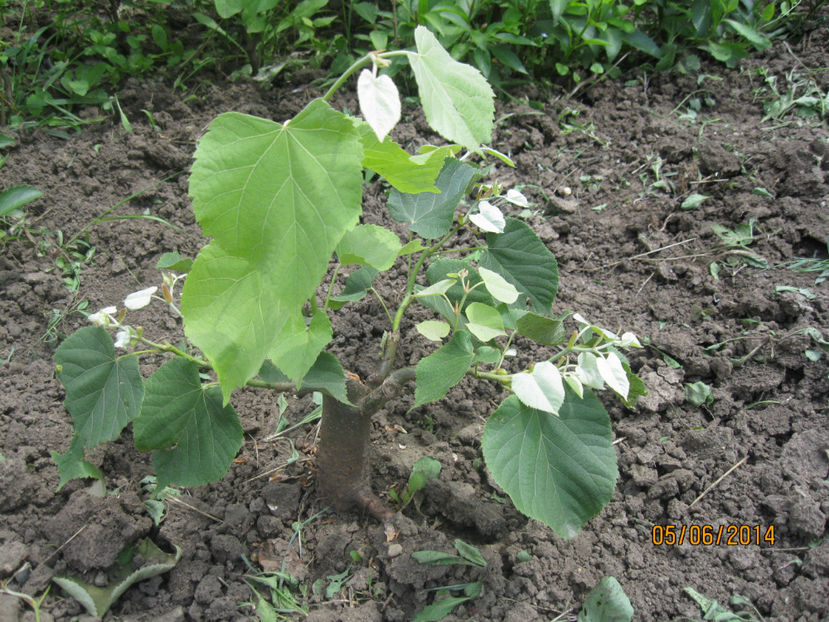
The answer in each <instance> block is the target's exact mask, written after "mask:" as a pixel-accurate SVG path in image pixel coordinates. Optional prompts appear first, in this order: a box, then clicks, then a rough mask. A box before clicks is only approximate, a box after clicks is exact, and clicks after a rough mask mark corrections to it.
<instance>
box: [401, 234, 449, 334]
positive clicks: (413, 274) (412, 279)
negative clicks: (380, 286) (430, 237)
mask: <svg viewBox="0 0 829 622" xmlns="http://www.w3.org/2000/svg"><path fill="white" fill-rule="evenodd" d="M460 229H461V225H456V226H455V227H453V228H452V230H451V231H450V232H449V233H447V234H446V235H445V236H443V237H442V238H441V239H440V240H438V242H437V243H436V244H434V245H433V246H431V247H429V248H427V249H426V250H425V251H423V254H421V255H420V258H419V259H418V260H417V263H416V264H415V267H414V269H413V270H410V271H409V280H408V282H407V283H406V295H405V296H404V298H403V302H401V303H400V307H398V309H397V313H395V315H394V322H393V323H392V330H393V331H398V330H400V322H401V321H402V319H403V315H404V314H405V313H406V309H408V308H409V305H410V304H412V301H413V300H414V295H413V292H414V286H415V284H416V283H417V275H418V273H419V272H420V269H421V268H422V267H423V263H424V262H425V261H426V260H427V259H428V258H429V257H431V256H432V255H433V254H434V253H436V252H437V251H438V250H439V249H440V247H441V246H443V245H444V244H446V242H447V241H448V240H449V239H450V238H451V237H452V236H454V235H455V234H456V233H457V232H458V231H460Z"/></svg>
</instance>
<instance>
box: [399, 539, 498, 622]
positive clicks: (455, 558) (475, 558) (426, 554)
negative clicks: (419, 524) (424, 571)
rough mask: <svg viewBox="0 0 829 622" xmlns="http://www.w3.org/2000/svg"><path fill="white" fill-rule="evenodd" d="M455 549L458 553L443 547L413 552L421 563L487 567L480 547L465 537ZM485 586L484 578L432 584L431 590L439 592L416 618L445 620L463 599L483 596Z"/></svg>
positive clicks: (418, 619) (426, 621)
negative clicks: (445, 584)
mask: <svg viewBox="0 0 829 622" xmlns="http://www.w3.org/2000/svg"><path fill="white" fill-rule="evenodd" d="M455 550H456V551H457V552H458V554H457V555H455V554H454V553H444V552H442V551H428V550H427V551H415V552H414V553H412V557H413V558H414V559H415V560H416V561H417V562H418V563H420V564H429V565H432V566H477V567H479V568H486V565H487V564H486V560H485V559H484V556H483V555H481V551H480V550H479V549H478V548H477V547H474V546H472V545H471V544H468V543H466V542H464V541H463V540H461V539H456V540H455ZM482 590H483V585H482V584H481V582H480V581H474V582H472V583H461V584H457V585H448V586H442V587H435V588H431V589H430V591H435V592H437V595H436V597H435V601H434V602H433V603H432V604H431V605H428V606H426V607H424V608H423V609H422V610H421V611H419V612H418V613H417V614H416V615H415V617H414V618H413V619H414V620H416V621H418V622H432V621H436V620H442V619H443V618H444V617H445V616H447V615H448V614H449V613H451V612H452V611H453V610H454V609H455V607H457V606H458V605H460V604H461V603H464V602H466V601H468V600H472V599H473V598H477V597H478V596H480V595H481V591H482ZM453 592H461V594H462V595H461V596H452V593H453Z"/></svg>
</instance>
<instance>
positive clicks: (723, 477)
mask: <svg viewBox="0 0 829 622" xmlns="http://www.w3.org/2000/svg"><path fill="white" fill-rule="evenodd" d="M746 460H748V456H743V458H742V459H741V460H740V461H739V462H737V464H735V465H734V466H733V467H731V468H730V469H728V470H727V471H726V472H725V473H723V474H722V475H720V476H719V477H718V478H717V479H715V480H714V482H713V483H712V484H711V485H710V486H709V487H708V488H706V489H705V490H703V491H702V492H701V493H700V495H699V496H698V497H697V498H696V499H694V500H693V501H691V503H690V504H688V507H689V508H691V507H693V505H694V504H695V503H696V502H697V501H699V500H700V499H702V498H703V497H704V496H705V495H707V494H708V493H709V492H710V491H711V489H712V488H713V487H714V486H716V485H717V484H719V483H720V482H721V481H723V480H724V479H725V478H726V476H727V475H728V474H729V473H731V471H733V470H734V469H736V468H737V467H739V466H740V465H741V464H743V463H744V462H745V461H746Z"/></svg>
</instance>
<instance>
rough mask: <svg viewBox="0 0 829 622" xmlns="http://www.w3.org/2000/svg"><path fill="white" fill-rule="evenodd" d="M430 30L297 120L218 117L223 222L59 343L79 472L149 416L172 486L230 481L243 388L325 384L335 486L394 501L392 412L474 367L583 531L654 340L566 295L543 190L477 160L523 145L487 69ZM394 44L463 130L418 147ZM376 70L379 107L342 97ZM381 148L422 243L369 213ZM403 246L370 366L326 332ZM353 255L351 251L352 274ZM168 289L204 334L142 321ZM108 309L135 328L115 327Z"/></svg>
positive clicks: (603, 499)
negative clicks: (501, 115) (383, 450)
mask: <svg viewBox="0 0 829 622" xmlns="http://www.w3.org/2000/svg"><path fill="white" fill-rule="evenodd" d="M415 40H416V50H414V51H391V52H382V53H370V54H368V55H366V56H365V57H363V58H361V59H359V60H358V61H357V62H355V63H354V64H353V65H352V66H351V67H350V68H349V70H348V71H346V72H345V73H344V74H343V75H342V76H341V77H340V79H338V80H337V81H336V82H335V83H334V84H333V85H332V87H331V88H330V90H329V91H328V92H327V93H326V94H325V95H324V96H322V97H320V98H317V99H315V100H313V101H312V102H311V103H309V104H308V105H307V106H306V107H305V109H304V110H302V111H301V112H300V113H299V114H297V115H296V116H295V117H294V118H292V119H289V120H288V121H285V122H284V123H277V122H274V121H270V120H267V119H262V118H258V117H253V116H249V115H244V114H239V113H225V114H222V115H220V116H219V117H217V118H216V119H215V120H214V121H213V122H212V123H211V124H210V126H209V128H208V130H207V133H206V134H205V135H204V136H203V137H202V138H201V140H200V141H199V145H198V148H197V150H196V156H195V163H194V165H193V169H192V173H191V177H190V194H191V196H192V198H193V205H194V210H195V213H196V217H197V219H198V221H199V223H200V225H201V227H202V229H203V231H204V233H205V234H206V235H207V236H210V237H211V241H210V242H209V243H208V244H207V245H206V246H205V247H204V248H203V249H202V250H201V252H200V253H199V254H198V256H197V257H196V259H195V261H194V262H190V261H189V260H184V259H182V260H180V261H179V260H178V258H175V257H173V258H171V257H169V256H168V257H166V258H165V260H164V264H163V265H164V266H166V268H167V269H168V270H169V271H168V272H166V273H165V277H164V281H163V283H162V285H161V288H160V290H159V288H157V287H151V288H147V289H144V290H141V291H139V292H135V293H134V294H131V295H130V296H128V297H127V298H126V299H125V301H124V303H123V307H122V308H121V309H119V308H117V307H115V306H112V307H107V308H105V309H102V310H101V311H99V312H97V313H95V314H93V315H91V316H90V318H89V319H90V320H91V321H92V322H93V324H95V325H94V326H89V327H85V328H82V329H80V330H79V331H78V332H76V333H75V334H73V335H72V336H70V337H69V338H68V339H67V340H66V341H65V342H64V343H63V344H62V345H61V346H60V348H58V350H57V351H56V353H55V361H56V362H57V364H58V377H59V378H60V380H61V382H62V383H63V385H64V387H65V389H66V400H65V405H66V407H67V409H68V410H69V412H70V414H71V415H72V417H73V420H74V423H75V432H76V436H75V438H74V440H73V442H72V446H71V447H70V450H69V452H68V453H70V454H71V456H72V458H71V460H69V459H67V460H64V461H63V462H64V466H63V467H62V470H61V474H62V477H64V476H67V474H74V471H73V470H72V469H74V468H80V467H77V465H82V468H84V469H86V468H88V467H87V466H85V464H86V463H84V462H83V451H84V448H88V447H94V446H95V445H97V444H99V443H102V442H105V441H108V440H112V439H114V438H117V437H118V436H119V435H120V434H121V431H122V430H123V429H124V427H125V426H126V425H128V424H129V423H132V426H133V437H134V440H135V444H136V446H137V448H138V449H140V450H145V451H152V452H153V465H154V467H155V470H156V473H157V477H158V480H157V485H158V487H159V489H163V488H164V487H165V486H167V485H168V484H176V485H181V486H196V485H201V484H204V483H207V482H210V481H215V480H217V479H219V478H221V477H222V476H223V475H224V473H225V472H226V471H227V470H228V468H229V467H230V465H231V463H232V461H233V458H234V457H235V455H236V453H237V452H238V450H239V448H240V447H241V444H242V428H241V425H240V423H239V420H238V417H237V415H236V412H235V411H234V409H233V406H232V405H231V403H230V400H231V396H232V394H233V391H234V390H236V389H238V388H240V387H243V386H255V387H262V388H270V389H273V390H276V391H299V392H310V391H318V392H320V393H322V396H323V397H322V421H321V427H320V434H321V442H320V445H319V452H318V469H317V485H318V489H319V491H320V492H321V493H322V494H323V495H324V496H325V497H326V498H328V499H329V500H330V501H331V502H332V503H333V504H334V506H335V507H338V508H345V507H351V506H355V505H356V506H358V507H360V508H362V509H364V510H367V511H369V512H371V513H372V514H374V515H375V516H377V517H378V518H379V519H387V518H389V517H390V516H391V514H392V513H391V511H390V510H389V509H388V508H386V507H385V506H384V505H383V503H381V501H380V500H379V499H378V498H377V497H376V496H375V495H374V494H373V493H372V492H371V489H370V487H369V486H368V485H367V483H366V481H365V479H366V478H365V475H366V473H367V469H366V461H367V454H368V441H369V429H370V422H371V418H372V416H373V415H374V414H375V413H377V412H378V411H379V410H380V409H381V408H382V407H383V406H384V405H385V404H386V403H388V402H389V401H390V400H392V399H395V398H397V397H398V396H399V395H400V394H401V393H402V391H403V390H404V388H405V386H406V385H408V384H409V383H411V382H414V385H415V389H414V401H413V404H412V408H419V407H422V406H424V405H426V404H429V403H431V402H434V401H436V400H439V399H441V398H442V397H443V396H445V395H446V394H447V392H448V391H449V390H450V389H451V388H452V387H454V386H455V385H456V384H458V383H459V382H461V381H462V380H463V379H464V378H466V377H471V378H473V379H475V380H477V381H484V382H491V383H495V384H497V385H499V386H500V387H503V389H504V390H505V391H506V393H507V397H506V398H505V399H504V400H503V401H502V403H501V405H500V406H499V407H498V408H497V410H496V411H495V412H494V413H493V414H492V415H491V416H490V417H489V419H488V421H487V424H486V428H485V430H484V434H483V439H482V447H483V454H484V460H485V462H486V465H487V467H488V468H489V470H490V471H491V472H492V475H493V477H494V478H495V481H496V482H498V484H499V485H500V486H501V487H502V488H503V489H504V490H505V491H506V492H507V493H508V494H509V495H510V497H511V498H512V500H513V501H514V503H515V505H516V507H517V508H518V509H519V510H520V511H522V512H524V513H525V514H527V515H528V516H530V517H533V518H536V519H538V520H540V521H542V522H544V523H546V524H547V525H549V526H550V527H552V528H553V529H554V530H555V531H556V532H557V533H559V534H561V535H563V536H572V535H574V534H575V533H576V531H577V530H578V529H579V527H580V526H581V525H582V524H584V522H585V521H587V520H588V519H589V518H590V517H592V516H593V515H595V514H596V513H597V512H599V511H600V510H601V508H602V507H603V506H604V505H605V504H606V503H607V502H608V501H609V500H610V497H611V495H612V493H613V489H614V485H615V480H616V476H617V467H616V456H615V451H614V448H613V446H612V442H611V440H612V432H611V427H610V420H609V417H608V415H607V412H606V411H605V409H604V407H603V406H602V404H601V402H600V401H599V400H598V399H597V397H596V396H595V395H594V393H593V390H599V389H603V388H605V387H609V388H610V389H611V390H612V391H613V392H614V393H616V394H617V395H618V396H619V397H620V398H621V399H622V400H623V401H624V403H625V404H628V405H632V404H633V403H634V402H635V401H636V399H637V397H638V396H640V395H642V394H644V386H643V384H642V382H641V381H640V380H639V379H638V378H637V377H636V376H635V374H634V373H633V372H632V371H631V369H630V366H629V365H628V363H627V361H626V359H625V358H624V356H623V354H622V353H621V350H622V349H624V348H628V347H638V346H639V342H638V340H637V339H636V337H635V336H634V335H632V334H631V333H624V334H623V335H621V336H618V335H616V334H615V333H613V332H610V331H608V330H606V329H604V328H601V327H599V326H597V325H596V324H594V323H593V322H591V321H589V320H587V319H585V318H583V317H582V316H581V315H578V314H570V313H566V314H564V315H563V316H555V315H553V313H552V303H553V300H554V298H555V295H556V292H557V289H558V267H557V264H556V261H555V257H554V256H553V254H552V253H551V252H550V251H549V250H548V249H547V248H546V247H545V245H544V244H543V243H542V242H541V240H539V238H538V237H537V236H536V234H535V233H534V232H533V231H532V229H531V228H530V227H529V226H528V225H527V224H526V223H525V222H523V221H521V220H519V219H517V218H512V217H510V216H505V215H504V213H503V211H502V208H505V206H507V205H511V204H514V205H516V206H520V207H526V199H525V198H524V197H523V195H521V194H520V193H518V192H516V191H514V190H507V191H504V189H502V188H500V187H499V186H498V184H497V183H493V184H489V185H487V184H481V183H478V182H479V178H480V176H481V169H480V168H479V167H477V166H474V165H473V164H471V163H470V162H471V161H473V160H475V159H476V158H480V157H482V156H484V155H487V154H489V155H494V156H496V157H499V158H500V159H501V160H504V161H506V162H509V159H508V158H507V157H506V156H504V155H502V154H499V153H498V152H497V151H495V150H494V149H493V148H492V147H490V146H489V145H488V143H489V142H490V140H491V131H492V126H493V117H494V105H493V94H492V91H491V89H490V87H489V85H488V84H487V82H486V80H485V79H484V78H483V77H482V75H481V74H480V73H479V72H478V71H477V70H475V69H474V68H472V67H470V66H468V65H464V64H462V63H459V62H457V61H455V60H454V59H452V57H451V56H450V55H449V54H448V53H447V52H446V51H445V50H444V49H443V48H442V47H441V46H440V44H439V43H438V41H437V40H436V39H435V37H434V36H433V35H432V34H431V33H430V32H429V31H428V30H427V29H426V28H422V27H421V28H418V29H417V30H416V32H415ZM395 57H403V58H405V59H406V60H407V61H408V62H409V64H410V65H411V68H412V70H413V72H414V76H415V80H416V82H417V84H418V85H419V88H420V95H421V101H422V105H423V109H424V112H425V115H426V118H427V120H428V121H429V123H430V125H431V126H432V128H433V129H435V130H436V131H437V132H438V133H439V134H441V135H442V136H443V137H444V138H446V139H447V140H448V141H450V144H448V145H444V146H424V147H422V148H421V149H420V150H419V152H418V153H417V154H409V153H407V152H406V151H404V150H403V149H402V148H401V147H400V146H399V145H398V144H396V143H395V142H394V141H393V140H392V139H391V138H390V137H389V132H390V131H391V130H392V129H393V127H394V125H395V124H396V122H397V120H398V119H399V117H400V100H399V97H398V94H397V90H396V87H395V86H394V82H393V81H392V79H391V78H390V77H388V76H387V75H384V74H382V73H381V72H380V69H382V67H383V66H384V65H386V64H387V63H388V62H389V61H390V59H391V58H395ZM368 66H370V68H367V67H368ZM358 71H360V74H359V78H358V81H357V92H358V96H359V100H360V107H361V110H362V113H363V118H362V119H361V118H357V117H352V116H349V115H347V114H345V113H343V112H340V111H337V110H335V109H334V108H332V107H331V105H330V103H329V101H330V100H331V98H332V96H333V95H334V93H335V92H336V91H337V90H338V89H339V88H341V87H342V85H344V84H345V83H346V81H347V80H348V78H349V77H351V76H353V75H354V74H355V73H357V72H358ZM461 154H462V155H461ZM458 156H460V157H458ZM364 169H368V170H370V171H372V172H374V173H376V174H378V175H380V176H382V177H383V178H384V179H385V180H386V181H387V182H388V184H389V185H390V186H391V191H390V194H389V198H388V210H389V214H390V216H391V218H392V219H394V220H396V221H397V222H398V223H401V225H404V226H405V227H406V228H408V235H407V239H406V241H405V242H404V241H402V240H401V239H400V238H399V237H398V235H397V234H395V233H394V232H393V231H391V230H388V229H385V228H383V227H379V226H376V225H368V224H360V222H359V220H360V216H361V198H362V183H363V179H364ZM472 187H475V188H477V191H476V195H475V196H476V199H475V201H474V202H473V203H472V204H471V205H469V204H467V203H465V202H464V199H465V197H466V196H467V194H468V191H469V189H470V188H472ZM332 259H333V260H334V265H335V267H334V269H333V272H331V273H330V284H329V285H328V286H327V287H325V288H323V287H322V283H323V280H324V279H325V278H326V275H329V265H330V262H331V261H332ZM397 262H403V263H404V264H405V265H406V268H407V272H408V276H407V280H406V284H405V287H404V289H403V291H402V292H400V295H399V298H398V299H397V300H382V299H381V302H382V306H383V308H384V309H385V310H386V312H387V315H388V320H389V326H388V330H387V331H386V333H385V335H384V336H383V338H382V340H381V343H380V344H379V351H378V352H377V354H376V356H375V355H373V354H370V355H369V356H375V363H376V365H375V371H374V373H372V374H371V375H370V376H369V377H367V378H365V379H361V378H359V377H358V376H357V375H356V374H353V373H351V372H349V371H346V370H344V368H343V366H342V364H341V363H340V361H339V360H338V359H337V358H336V357H335V356H334V355H333V354H332V353H330V352H327V351H326V350H325V348H326V346H327V345H328V344H329V343H330V342H331V341H332V337H333V329H332V324H331V321H330V317H329V313H332V312H335V311H336V310H337V309H339V308H341V307H342V306H344V305H346V304H349V303H351V302H354V301H357V300H360V299H361V298H363V297H364V296H365V295H366V294H367V292H368V291H369V289H370V288H371V285H372V283H373V281H374V280H375V278H377V277H378V275H379V273H380V272H383V271H386V270H388V269H390V268H391V267H392V266H393V265H395V263H397ZM349 266H350V267H351V268H347V267H349ZM344 269H350V270H352V271H351V272H350V274H349V275H348V277H347V278H345V279H343V278H342V275H341V273H342V272H343V271H344ZM184 273H186V278H185V277H184V276H182V275H183V274H184ZM181 280H184V286H183V288H182V293H181V303H180V308H179V306H178V302H177V300H178V293H177V289H178V284H179V283H180V281H181ZM157 293H160V296H157V298H158V299H159V300H163V301H164V302H165V303H167V304H169V305H171V307H172V308H173V309H174V310H175V312H176V313H180V314H181V316H182V317H183V320H184V326H185V333H186V336H187V338H188V339H189V340H190V342H191V343H192V344H193V345H195V346H196V347H197V348H198V350H199V351H200V352H201V354H193V353H191V352H189V351H185V349H183V348H180V347H177V346H174V345H172V344H170V343H164V342H157V341H153V340H150V339H149V338H148V337H147V336H146V335H145V334H144V331H143V329H142V328H140V327H134V326H132V325H130V324H129V323H128V321H127V315H128V312H129V311H130V310H134V309H138V308H141V307H143V306H145V305H147V304H149V303H150V302H151V300H152V299H153V298H154V297H156V294H157ZM415 303H417V304H421V305H424V306H425V307H426V308H428V309H431V310H432V311H433V312H434V314H435V318H437V319H433V320H427V321H424V322H421V323H420V324H418V325H417V330H418V331H419V332H420V333H421V334H423V335H424V336H426V337H427V338H428V339H431V340H433V341H434V342H436V343H438V344H440V345H439V346H438V347H437V349H436V350H435V351H434V352H432V353H431V354H429V355H428V356H425V357H424V358H422V359H420V361H418V362H417V363H416V365H413V366H399V364H398V360H397V359H398V357H397V350H398V345H399V343H400V338H401V334H402V331H401V329H402V327H403V322H404V320H405V319H406V318H407V312H408V311H409V310H410V308H412V305H413V304H415ZM568 324H570V325H572V326H573V329H572V330H568V328H567V325H568ZM107 328H109V329H114V330H115V331H116V337H115V342H114V343H113V339H112V337H111V336H110V334H109V333H108V332H107V330H106V329H107ZM526 342H535V343H536V344H539V345H540V346H542V347H544V348H549V350H545V351H544V352H543V356H542V357H541V360H539V361H538V362H536V363H535V364H533V365H530V366H528V367H527V366H524V365H515V367H516V368H517V369H514V370H510V369H508V368H509V367H510V365H509V361H510V360H511V356H512V355H513V354H514V351H515V349H516V348H517V347H520V346H521V345H522V344H524V343H526ZM116 348H124V349H127V350H130V351H129V352H127V353H126V354H118V353H117V351H116ZM367 352H370V350H367ZM157 353H170V354H173V355H175V356H173V357H172V358H170V360H168V361H167V362H165V363H164V364H163V365H162V366H161V367H160V368H159V369H158V370H157V371H156V372H155V373H153V374H152V375H151V376H150V377H149V378H148V379H147V380H146V381H144V380H143V379H142V377H141V375H140V374H139V369H138V357H139V356H140V355H143V354H157ZM211 372H212V373H213V374H215V376H213V375H210V373H211ZM67 463H68V465H67ZM71 465H76V466H74V467H72V466H71ZM70 467H71V468H70Z"/></svg>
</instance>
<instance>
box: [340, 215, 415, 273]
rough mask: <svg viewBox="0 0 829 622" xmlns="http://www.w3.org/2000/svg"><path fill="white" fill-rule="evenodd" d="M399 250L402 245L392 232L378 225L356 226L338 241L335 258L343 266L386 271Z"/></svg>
mask: <svg viewBox="0 0 829 622" xmlns="http://www.w3.org/2000/svg"><path fill="white" fill-rule="evenodd" d="M401 248H403V244H402V243H401V242H400V238H398V237H397V236H396V235H395V233H394V232H393V231H389V230H388V229H384V228H383V227H380V226H379V225H357V226H356V227H354V228H353V229H352V230H351V231H348V232H347V233H346V234H345V235H344V236H343V239H342V240H340V243H339V245H338V246H337V256H338V257H339V258H340V263H342V264H343V265H349V264H357V265H361V266H370V267H372V268H374V269H376V270H388V269H389V268H391V267H392V266H393V265H394V260H395V259H397V254H398V253H399V252H400V249H401Z"/></svg>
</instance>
